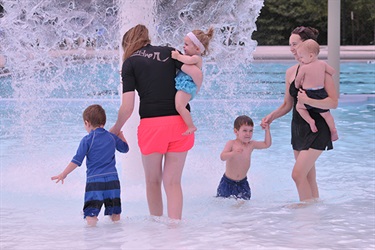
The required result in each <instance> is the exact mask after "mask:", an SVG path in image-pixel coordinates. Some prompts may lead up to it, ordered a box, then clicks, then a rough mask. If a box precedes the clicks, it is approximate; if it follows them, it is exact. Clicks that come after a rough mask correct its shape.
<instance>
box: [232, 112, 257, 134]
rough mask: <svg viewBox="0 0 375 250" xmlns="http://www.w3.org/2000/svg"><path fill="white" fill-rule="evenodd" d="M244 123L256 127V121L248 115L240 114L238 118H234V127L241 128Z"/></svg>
mask: <svg viewBox="0 0 375 250" xmlns="http://www.w3.org/2000/svg"><path fill="white" fill-rule="evenodd" d="M242 125H247V126H252V127H254V122H253V120H252V119H251V118H250V117H248V116H247V115H240V116H238V117H237V118H236V120H234V128H235V129H237V130H239V129H240V128H241V126H242Z"/></svg>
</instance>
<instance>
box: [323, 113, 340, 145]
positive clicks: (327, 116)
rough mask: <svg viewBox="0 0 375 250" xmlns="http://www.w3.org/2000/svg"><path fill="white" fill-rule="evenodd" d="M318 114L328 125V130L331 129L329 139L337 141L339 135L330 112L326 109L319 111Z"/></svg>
mask: <svg viewBox="0 0 375 250" xmlns="http://www.w3.org/2000/svg"><path fill="white" fill-rule="evenodd" d="M320 115H321V116H322V117H323V118H324V120H325V121H326V123H327V125H328V127H329V130H330V131H331V140H332V141H337V140H338V139H339V135H338V133H337V129H336V126H335V120H334V119H333V116H332V114H331V112H329V111H328V112H324V113H320Z"/></svg>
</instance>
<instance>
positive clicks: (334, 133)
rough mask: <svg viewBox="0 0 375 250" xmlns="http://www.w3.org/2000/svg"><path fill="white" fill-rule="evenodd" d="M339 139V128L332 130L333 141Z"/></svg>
mask: <svg viewBox="0 0 375 250" xmlns="http://www.w3.org/2000/svg"><path fill="white" fill-rule="evenodd" d="M338 139H339V135H338V134H337V130H336V129H335V130H332V131H331V141H337V140H338Z"/></svg>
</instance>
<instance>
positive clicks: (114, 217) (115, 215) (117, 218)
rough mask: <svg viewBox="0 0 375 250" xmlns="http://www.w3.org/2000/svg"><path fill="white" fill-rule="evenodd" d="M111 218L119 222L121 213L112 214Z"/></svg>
mask: <svg viewBox="0 0 375 250" xmlns="http://www.w3.org/2000/svg"><path fill="white" fill-rule="evenodd" d="M111 219H112V221H113V222H117V221H119V220H120V214H112V215H111Z"/></svg>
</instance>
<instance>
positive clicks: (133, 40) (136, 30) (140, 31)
mask: <svg viewBox="0 0 375 250" xmlns="http://www.w3.org/2000/svg"><path fill="white" fill-rule="evenodd" d="M149 43H151V40H150V38H149V36H148V29H147V28H146V26H144V25H142V24H138V25H136V26H134V27H133V28H131V29H129V30H128V31H127V32H126V33H125V34H124V36H123V37H122V49H123V50H124V54H123V55H122V61H125V60H126V59H127V58H129V57H130V56H131V55H132V54H133V53H134V52H136V51H137V50H139V49H140V48H142V47H144V46H145V45H147V44H149Z"/></svg>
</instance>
